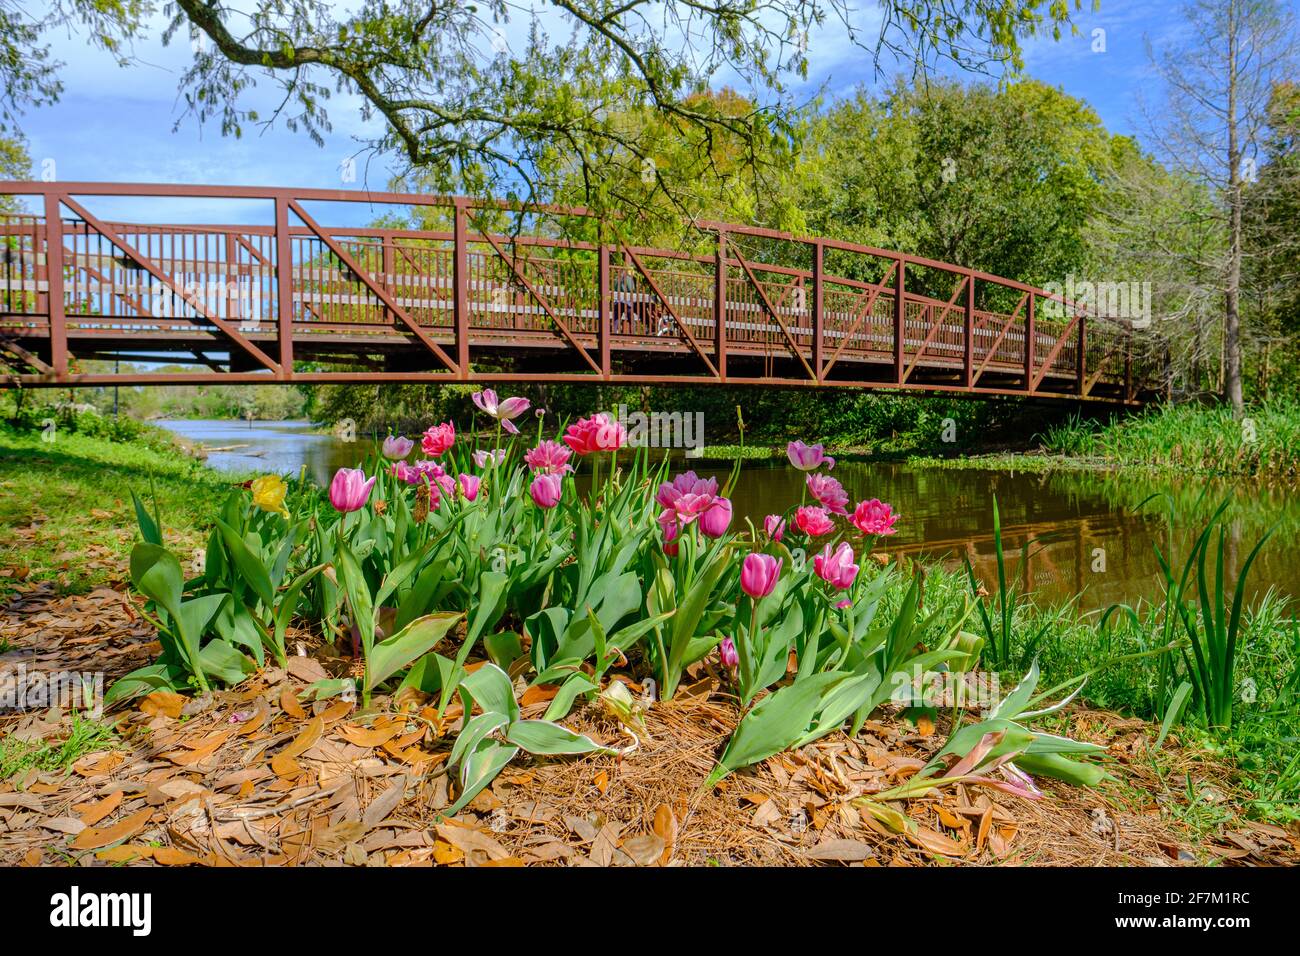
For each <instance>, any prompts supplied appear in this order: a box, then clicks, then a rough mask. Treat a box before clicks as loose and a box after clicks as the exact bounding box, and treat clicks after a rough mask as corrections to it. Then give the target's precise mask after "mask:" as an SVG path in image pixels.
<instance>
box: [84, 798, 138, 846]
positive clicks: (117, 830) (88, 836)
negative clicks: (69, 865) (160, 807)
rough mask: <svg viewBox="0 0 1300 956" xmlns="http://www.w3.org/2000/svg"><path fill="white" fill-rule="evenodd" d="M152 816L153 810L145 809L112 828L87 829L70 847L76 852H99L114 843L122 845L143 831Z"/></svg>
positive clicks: (120, 821)
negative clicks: (101, 848) (124, 841)
mask: <svg viewBox="0 0 1300 956" xmlns="http://www.w3.org/2000/svg"><path fill="white" fill-rule="evenodd" d="M152 816H153V808H152V807H145V808H144V809H143V810H140V811H138V812H137V813H133V814H131V815H130V816H129V817H126V818H124V819H122V820H119V821H118V822H117V823H115V824H113V825H112V826H111V827H104V828H103V829H97V828H95V827H87V828H86V829H85V830H82V831H81V832H80V833H79V834H77V837H76V839H74V840H73V841H72V843H71V844H70V845H71V847H72V849H74V850H98V849H99V848H100V847H105V846H108V845H109V844H112V843H120V842H122V841H123V840H126V839H129V838H130V837H133V836H135V835H136V834H137V833H139V832H140V831H141V830H143V829H144V827H145V824H147V823H148V822H149V818H150V817H152Z"/></svg>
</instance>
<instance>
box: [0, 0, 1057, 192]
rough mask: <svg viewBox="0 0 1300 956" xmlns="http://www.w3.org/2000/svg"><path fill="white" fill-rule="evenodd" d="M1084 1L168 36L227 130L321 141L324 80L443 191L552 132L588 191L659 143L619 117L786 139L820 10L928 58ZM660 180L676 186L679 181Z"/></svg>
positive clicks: (471, 184)
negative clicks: (274, 99)
mask: <svg viewBox="0 0 1300 956" xmlns="http://www.w3.org/2000/svg"><path fill="white" fill-rule="evenodd" d="M10 2H12V0H0V3H4V4H9V3H10ZM141 2H142V0H62V3H63V4H65V5H66V11H64V15H65V18H66V17H67V16H79V17H80V18H82V20H83V21H84V22H86V23H87V24H89V25H90V26H91V28H92V29H93V30H96V31H98V35H99V36H101V37H106V38H110V39H115V40H119V41H120V40H121V38H122V37H124V36H127V35H129V34H131V33H133V32H134V31H136V30H138V29H140V28H141V27H140V25H141V23H142V22H143V21H142V19H141V17H140V15H139V13H140V10H141V6H140V4H141ZM1079 3H1080V0H1074V2H1073V5H1072V4H1071V2H1070V0H1007V2H1001V3H995V4H989V3H987V2H985V0H884V2H883V3H882V4H881V9H882V13H883V17H882V18H881V20H880V23H881V29H880V33H879V34H878V35H876V36H874V37H872V36H870V35H864V34H863V31H862V30H861V29H860V27H859V19H858V10H857V8H856V7H855V6H853V4H852V0H703V2H694V0H692V2H689V3H687V2H673V3H652V2H651V0H626V2H621V3H614V2H612V0H545V2H541V3H538V4H537V5H535V6H534V7H533V8H532V9H531V10H530V11H529V12H528V13H526V14H520V13H519V12H518V10H517V8H516V7H515V6H514V5H512V4H509V3H507V2H506V0H483V2H471V0H362V3H361V4H360V6H359V8H353V9H352V10H350V11H348V12H340V11H338V10H337V9H336V8H335V7H334V5H332V4H330V3H326V2H323V0H250V2H249V3H247V4H240V5H239V9H236V8H235V7H234V6H233V5H226V4H223V3H221V2H219V0H173V2H172V3H170V4H169V5H168V10H169V12H170V13H171V14H172V19H171V20H170V23H169V25H168V27H167V29H166V32H165V35H164V39H165V40H168V41H170V40H173V39H175V38H177V37H180V38H182V39H183V40H185V41H192V42H193V46H194V49H195V55H194V63H193V66H192V67H191V68H190V69H189V70H188V71H187V72H186V73H185V75H184V76H183V78H182V83H181V88H182V93H183V96H184V100H185V102H186V103H187V105H188V107H189V109H190V110H192V111H193V112H194V113H195V114H196V115H197V116H198V117H199V118H200V120H205V119H209V118H212V119H216V120H218V121H219V122H220V124H221V127H222V130H223V132H225V133H228V134H232V135H239V134H241V133H242V132H243V131H244V129H245V127H247V126H250V125H256V124H259V123H264V122H273V121H275V120H276V119H277V118H279V119H283V121H284V122H286V123H287V124H288V125H289V126H290V127H292V128H295V129H301V130H303V131H305V132H306V133H307V134H308V135H310V136H313V137H315V138H316V139H317V140H318V141H319V139H320V138H321V134H322V133H323V132H324V131H325V130H328V129H329V123H330V120H329V113H328V110H327V106H328V101H329V98H330V96H331V94H332V93H334V92H347V93H351V94H355V95H357V96H359V97H360V98H361V100H362V103H363V112H364V113H365V114H366V115H367V116H378V117H380V118H382V119H383V120H384V121H385V131H384V132H383V133H382V134H381V135H379V136H378V137H376V138H375V139H374V140H372V141H371V142H370V143H369V144H368V145H369V147H370V148H372V149H375V150H378V151H382V152H387V153H393V154H396V155H398V156H400V157H402V158H404V160H405V161H406V163H407V164H409V165H410V166H411V167H412V168H415V169H418V170H420V171H421V172H422V173H424V174H425V175H427V176H430V177H432V178H433V179H434V180H435V181H438V182H441V183H443V184H445V186H446V187H448V188H467V189H469V190H471V191H474V192H484V193H486V192H494V193H497V194H502V193H505V194H512V195H517V196H520V197H522V198H536V197H537V196H538V195H539V194H540V191H539V189H538V186H539V183H538V181H537V175H538V170H539V169H543V168H544V167H545V166H546V154H547V152H548V150H551V149H552V148H555V147H557V146H558V147H559V148H561V149H564V150H565V151H566V153H567V154H568V155H569V156H571V157H572V158H573V160H574V161H575V162H576V163H578V164H579V167H580V171H581V178H582V180H583V181H584V182H585V183H587V184H588V186H589V192H590V198H589V202H588V204H589V205H591V204H594V203H596V202H599V201H601V200H603V199H604V198H605V197H606V196H607V195H608V193H607V191H606V190H604V189H602V188H601V184H602V183H604V182H605V180H606V178H607V174H608V175H609V176H612V177H615V178H617V176H619V175H620V173H621V169H622V168H623V162H622V159H621V154H624V153H626V154H631V155H632V156H635V157H636V158H637V160H638V163H640V162H642V161H644V160H645V159H647V158H652V152H651V149H650V144H649V143H648V142H647V141H646V140H645V139H644V138H643V136H642V135H641V134H642V133H644V132H646V131H647V130H648V129H650V127H647V126H640V125H638V126H633V127H631V128H627V127H625V126H624V125H622V124H621V123H620V122H619V121H618V117H619V116H621V115H626V114H628V113H633V112H636V111H639V110H650V111H653V112H655V113H657V114H660V115H662V116H663V117H667V118H671V119H673V120H678V121H681V122H683V123H687V124H690V125H692V126H694V127H696V128H698V129H699V130H700V131H701V132H702V135H704V136H705V137H706V139H707V138H708V137H712V136H717V135H724V134H725V135H729V136H731V137H734V138H735V139H736V141H737V142H738V143H740V144H741V145H742V146H743V149H744V151H745V153H746V155H747V156H748V157H750V158H751V159H752V158H753V157H755V156H757V155H758V154H760V153H761V152H762V151H763V150H765V149H766V148H767V147H768V146H769V144H772V143H774V142H776V141H779V140H782V139H788V138H790V137H791V136H792V135H793V134H794V129H795V128H794V124H793V120H792V116H793V113H794V105H793V103H792V101H791V98H790V96H789V94H788V92H787V91H786V89H785V87H784V84H783V81H784V79H785V78H787V77H789V76H791V75H803V74H806V72H807V68H808V62H809V55H810V50H809V40H808V37H809V36H810V33H811V32H813V31H815V30H816V29H818V28H819V27H824V26H825V25H826V24H828V23H832V22H833V23H837V24H838V25H839V27H840V28H841V29H842V31H843V32H845V33H846V34H847V35H848V36H849V37H850V39H851V40H852V41H853V42H855V43H858V44H859V45H861V46H863V47H866V48H868V49H869V50H871V51H872V52H873V53H874V54H877V55H879V54H881V53H882V52H883V53H888V52H889V51H902V52H904V53H906V54H907V55H908V56H909V57H911V58H912V59H913V60H914V62H915V63H916V64H917V65H918V66H924V65H926V64H928V63H930V62H932V61H934V60H935V59H936V58H939V57H943V58H947V59H951V60H955V61H957V62H958V63H960V64H962V65H965V66H983V65H986V64H989V63H992V64H1002V65H1006V66H1007V67H1009V68H1012V69H1014V68H1015V67H1017V66H1019V64H1020V50H1021V43H1022V42H1023V41H1024V40H1025V39H1026V38H1028V37H1032V36H1036V35H1039V34H1044V33H1051V34H1054V35H1059V34H1060V33H1061V31H1062V30H1064V29H1072V24H1071V22H1070V11H1071V9H1072V8H1073V9H1077V8H1078V5H1079ZM5 9H8V7H7V6H6V8H5ZM133 15H134V16H133ZM512 17H523V18H524V19H525V22H526V23H527V25H528V27H529V29H528V32H527V35H526V37H524V38H523V39H521V40H518V41H516V45H517V48H515V49H512V48H511V46H510V44H509V42H508V40H507V38H506V36H505V34H504V33H503V32H501V29H500V28H501V27H502V25H504V24H505V23H506V22H507V21H508V20H510V19H511V18H512ZM114 30H116V33H115V32H114ZM38 35H39V30H37V34H36V35H34V34H33V32H32V27H31V24H30V23H28V24H25V30H24V32H21V33H17V34H14V35H13V36H12V37H11V38H10V39H9V40H8V41H7V42H8V43H9V49H10V50H11V51H14V52H15V53H16V54H18V55H15V56H12V57H11V59H12V61H13V62H14V63H18V64H30V66H29V67H28V68H26V70H25V72H24V70H23V68H22V67H20V68H19V71H18V73H17V74H15V75H17V76H19V77H20V78H21V82H19V83H17V84H15V85H11V87H10V96H11V97H12V98H13V100H14V102H15V103H16V104H21V103H22V102H23V101H32V102H39V101H41V100H42V99H44V100H48V99H50V98H53V97H55V96H57V94H58V81H57V69H56V65H55V64H53V63H52V62H50V60H49V57H48V54H47V53H44V52H43V51H42V49H41V48H39V39H38ZM24 51H26V52H27V53H29V54H30V55H29V56H27V57H23V56H22V55H21V54H22V53H23V52H24ZM720 71H726V72H727V73H728V74H730V75H733V76H735V77H736V78H737V79H738V81H739V82H741V83H744V84H746V85H748V86H750V87H752V88H753V90H754V93H753V96H754V98H755V102H756V103H757V104H758V105H755V106H754V107H753V108H752V109H751V110H750V111H748V112H747V113H745V114H743V115H733V114H732V113H730V112H727V111H719V110H712V109H708V108H705V106H704V105H703V104H701V103H700V102H699V101H697V100H695V99H694V97H695V96H696V95H697V94H698V93H700V92H701V91H702V90H703V89H704V88H705V85H706V84H707V82H708V80H709V78H711V77H713V76H714V75H716V74H718V73H719V72H720ZM268 81H269V82H270V83H271V84H273V85H275V86H278V87H279V94H280V96H279V99H280V103H279V106H278V107H277V108H276V110H275V112H274V114H273V115H272V116H270V117H262V116H260V115H259V114H258V113H257V112H256V111H255V110H253V109H250V108H248V107H247V106H246V105H245V102H246V99H245V97H246V94H247V93H248V92H249V91H250V89H251V88H252V87H254V86H256V85H258V84H259V83H261V82H268ZM610 157H614V163H613V167H612V168H611V166H610V163H609V159H610ZM654 177H655V180H656V182H657V183H658V185H659V186H660V188H662V189H664V190H665V191H667V192H669V193H674V192H677V191H679V189H680V186H681V184H680V183H675V182H669V181H668V180H667V179H666V178H665V176H663V175H662V174H659V173H655V174H654Z"/></svg>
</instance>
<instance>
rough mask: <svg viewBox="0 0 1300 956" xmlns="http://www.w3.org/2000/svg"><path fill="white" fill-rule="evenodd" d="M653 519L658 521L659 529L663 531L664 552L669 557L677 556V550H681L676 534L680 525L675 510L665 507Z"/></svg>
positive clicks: (678, 532)
mask: <svg viewBox="0 0 1300 956" xmlns="http://www.w3.org/2000/svg"><path fill="white" fill-rule="evenodd" d="M655 520H656V521H658V522H659V530H660V531H662V532H663V536H664V554H666V555H668V557H670V558H675V557H677V552H678V551H680V550H681V545H679V544H678V543H677V536H678V535H679V534H681V530H682V526H681V525H680V524H678V523H677V512H675V511H673V510H672V509H670V508H665V509H664V510H663V511H661V512H660V513H659V517H658V518H656V519H655Z"/></svg>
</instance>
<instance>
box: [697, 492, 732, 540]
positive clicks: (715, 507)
mask: <svg viewBox="0 0 1300 956" xmlns="http://www.w3.org/2000/svg"><path fill="white" fill-rule="evenodd" d="M730 525H731V502H730V501H729V500H728V499H726V498H714V499H713V504H711V505H709V510H708V511H706V512H704V514H702V515H700V531H701V532H703V533H704V534H705V535H706V536H707V537H710V538H721V537H722V536H723V535H724V534H726V533H727V528H728V527H729V526H730Z"/></svg>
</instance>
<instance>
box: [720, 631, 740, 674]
mask: <svg viewBox="0 0 1300 956" xmlns="http://www.w3.org/2000/svg"><path fill="white" fill-rule="evenodd" d="M718 659H719V660H720V661H722V666H723V667H725V668H726V669H727V670H734V669H735V668H736V667H737V666H739V664H740V655H739V654H737V653H736V642H735V641H733V640H732V639H731V638H729V637H724V638H723V639H722V643H721V644H719V645H718Z"/></svg>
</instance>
